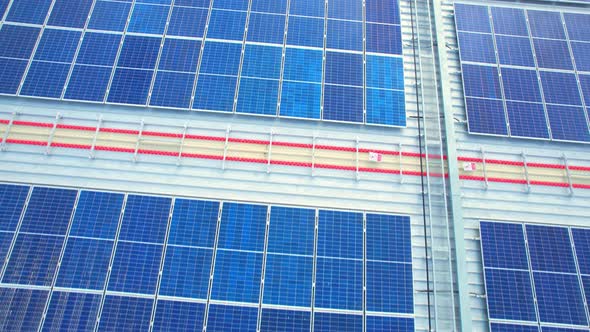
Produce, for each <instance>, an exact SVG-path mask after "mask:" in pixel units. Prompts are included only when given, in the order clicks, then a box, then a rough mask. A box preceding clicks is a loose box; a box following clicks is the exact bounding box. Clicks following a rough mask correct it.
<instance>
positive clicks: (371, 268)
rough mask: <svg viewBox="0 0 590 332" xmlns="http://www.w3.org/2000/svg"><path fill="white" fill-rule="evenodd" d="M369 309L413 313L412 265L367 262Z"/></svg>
mask: <svg viewBox="0 0 590 332" xmlns="http://www.w3.org/2000/svg"><path fill="white" fill-rule="evenodd" d="M366 278H367V310H369V311H377V312H400V313H413V312H414V300H413V294H414V290H413V287H412V285H413V280H412V265H411V264H402V263H384V262H371V261H368V262H367V268H366Z"/></svg>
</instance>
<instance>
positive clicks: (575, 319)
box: [534, 272, 588, 325]
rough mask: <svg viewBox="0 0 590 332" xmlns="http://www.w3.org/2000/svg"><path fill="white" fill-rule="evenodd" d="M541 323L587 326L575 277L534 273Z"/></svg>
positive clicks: (578, 285)
mask: <svg viewBox="0 0 590 332" xmlns="http://www.w3.org/2000/svg"><path fill="white" fill-rule="evenodd" d="M534 279H535V292H536V293H537V302H538V306H539V316H540V317H541V322H547V323H563V324H574V325H588V321H587V319H586V312H585V309H584V301H583V298H582V292H581V290H580V284H579V282H578V277H577V276H576V275H567V274H555V273H543V272H535V273H534Z"/></svg>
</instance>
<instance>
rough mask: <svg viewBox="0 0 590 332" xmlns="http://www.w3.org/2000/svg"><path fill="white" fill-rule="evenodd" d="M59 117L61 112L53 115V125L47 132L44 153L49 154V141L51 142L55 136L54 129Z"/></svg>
mask: <svg viewBox="0 0 590 332" xmlns="http://www.w3.org/2000/svg"><path fill="white" fill-rule="evenodd" d="M59 119H61V114H60V113H57V114H56V115H55V120H53V127H51V131H50V132H49V138H47V146H46V147H45V155H46V156H47V155H49V149H51V143H52V142H53V137H54V136H55V129H57V122H58V121H59Z"/></svg>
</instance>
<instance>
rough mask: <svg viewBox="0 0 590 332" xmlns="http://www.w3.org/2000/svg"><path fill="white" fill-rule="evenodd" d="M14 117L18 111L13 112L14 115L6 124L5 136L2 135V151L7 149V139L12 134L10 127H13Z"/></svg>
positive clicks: (0, 146) (0, 149) (0, 147)
mask: <svg viewBox="0 0 590 332" xmlns="http://www.w3.org/2000/svg"><path fill="white" fill-rule="evenodd" d="M14 118H16V112H12V117H10V121H9V122H8V125H7V126H6V131H5V132H4V137H2V143H1V144H2V145H0V151H6V140H7V139H8V135H10V129H12V123H14Z"/></svg>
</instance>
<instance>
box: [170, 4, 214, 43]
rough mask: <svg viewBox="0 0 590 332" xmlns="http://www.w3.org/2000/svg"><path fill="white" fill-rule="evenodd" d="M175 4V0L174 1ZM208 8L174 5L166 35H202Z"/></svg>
mask: <svg viewBox="0 0 590 332" xmlns="http://www.w3.org/2000/svg"><path fill="white" fill-rule="evenodd" d="M174 5H175V6H176V5H177V2H174ZM208 14H209V10H208V9H203V8H186V7H174V9H173V10H172V15H171V16H170V24H169V25H168V30H167V31H166V35H167V36H186V37H203V34H204V32H205V25H206V24H207V16H208Z"/></svg>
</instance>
